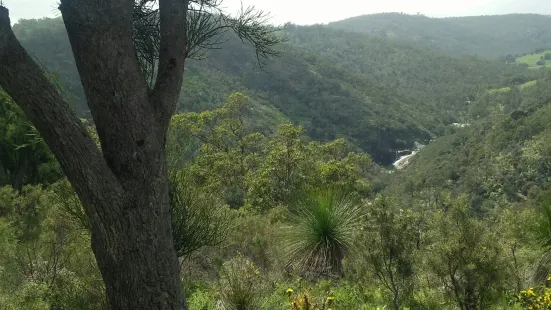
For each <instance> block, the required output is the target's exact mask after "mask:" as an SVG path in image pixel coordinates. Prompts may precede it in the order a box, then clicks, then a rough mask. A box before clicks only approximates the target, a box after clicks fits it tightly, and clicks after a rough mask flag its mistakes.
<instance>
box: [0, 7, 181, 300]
mask: <svg viewBox="0 0 551 310" xmlns="http://www.w3.org/2000/svg"><path fill="white" fill-rule="evenodd" d="M133 5H134V0H61V4H60V11H61V13H62V16H63V20H64V23H65V27H66V29H67V33H68V35H69V39H70V42H71V47H72V50H73V54H74V57H75V62H76V64H77V68H78V71H79V75H80V77H81V80H82V84H83V86H84V90H85V93H86V98H87V101H88V106H89V108H90V111H91V113H92V116H93V118H94V121H95V124H96V129H97V131H98V135H99V137H100V141H101V147H102V151H100V150H99V149H98V148H97V147H96V145H95V143H94V142H93V140H92V139H91V138H90V136H89V134H88V132H87V130H86V128H85V127H84V126H83V125H82V123H81V122H80V120H79V119H78V118H77V116H76V115H75V114H74V112H73V111H72V109H71V107H70V106H69V104H68V103H67V102H65V101H64V99H63V98H62V97H61V96H60V94H59V92H58V91H57V89H56V88H55V87H54V86H53V85H52V83H51V82H50V81H49V78H48V77H47V76H46V75H45V73H44V72H43V70H42V69H41V68H40V67H39V66H38V65H37V64H36V63H35V62H34V61H33V60H32V59H31V57H29V55H28V54H27V53H26V52H25V50H24V49H23V48H22V47H21V45H20V43H19V42H18V40H17V39H16V37H15V36H14V34H13V32H12V30H11V25H10V20H9V12H8V10H7V9H6V8H4V7H0V86H1V87H2V88H3V89H4V90H5V91H6V92H7V93H8V94H9V95H10V96H11V97H12V98H13V99H14V101H15V102H16V103H17V104H18V105H19V106H20V107H21V108H22V110H23V111H24V112H25V114H26V116H27V117H28V118H29V119H30V120H31V121H32V122H33V123H34V125H35V126H36V128H37V129H38V131H39V132H40V134H41V136H42V137H43V139H44V140H45V142H46V143H47V144H48V145H49V147H50V148H51V150H52V152H53V153H54V154H55V156H56V158H57V160H58V161H59V163H60V165H61V167H62V168H63V171H64V173H65V174H66V176H67V177H68V179H69V181H70V182H71V184H72V185H73V187H74V188H75V190H76V192H77V194H78V195H79V197H80V199H81V200H82V202H83V205H84V207H85V211H86V213H87V215H88V217H89V219H90V222H91V225H92V249H93V251H94V254H95V256H96V260H97V262H98V266H99V268H100V271H101V273H102V276H103V279H104V281H105V285H106V289H107V296H108V300H109V304H110V307H111V308H112V309H185V308H186V305H185V300H184V297H183V294H182V292H181V288H180V277H179V270H178V259H177V256H176V252H175V250H174V246H173V241H172V231H171V224H170V211H169V196H168V178H167V160H166V155H165V141H166V131H167V128H168V124H169V121H170V117H171V115H172V113H173V111H174V108H175V105H176V101H177V100H178V95H179V94H180V88H181V84H182V76H183V70H184V60H185V55H184V54H185V47H186V42H185V40H186V35H185V30H186V29H185V18H186V10H187V6H188V2H187V1H185V0H160V1H159V8H160V10H159V14H160V22H161V26H160V27H161V48H160V56H159V68H158V75H157V80H156V83H155V86H154V87H153V88H149V87H148V84H147V83H146V81H145V78H144V77H143V74H142V72H141V69H140V66H139V63H138V59H137V56H136V52H135V48H134V46H133V42H132V35H133V33H132V18H133V16H132V9H133Z"/></svg>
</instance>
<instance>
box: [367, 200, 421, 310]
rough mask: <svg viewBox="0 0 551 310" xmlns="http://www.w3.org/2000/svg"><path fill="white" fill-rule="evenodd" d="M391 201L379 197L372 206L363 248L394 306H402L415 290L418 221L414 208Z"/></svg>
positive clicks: (397, 307) (371, 267)
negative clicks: (407, 207) (412, 209)
mask: <svg viewBox="0 0 551 310" xmlns="http://www.w3.org/2000/svg"><path fill="white" fill-rule="evenodd" d="M392 204H393V201H392V200H389V199H388V198H386V197H378V198H377V199H376V201H375V203H374V204H373V205H371V207H370V209H369V215H368V219H369V221H368V225H367V227H366V228H365V229H364V230H365V232H366V234H367V235H368V237H367V239H366V241H365V243H364V244H363V248H365V249H366V252H367V253H366V254H365V256H366V257H367V261H368V264H369V265H370V269H372V271H373V273H374V274H375V275H376V278H377V280H378V282H379V283H380V284H381V285H382V286H383V287H385V288H386V289H387V290H388V291H389V292H390V293H391V295H392V300H393V305H394V309H399V308H400V305H403V304H405V303H404V302H405V301H408V300H409V299H410V298H411V297H412V295H411V294H412V293H413V288H414V287H413V285H414V276H415V270H414V264H415V259H416V253H415V252H416V247H417V245H418V242H419V241H420V240H419V238H420V236H419V227H418V226H419V225H418V223H419V220H418V219H416V215H415V214H414V213H413V212H412V211H411V210H403V209H399V208H397V207H396V206H394V207H393V206H392Z"/></svg>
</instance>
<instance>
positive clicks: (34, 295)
mask: <svg viewBox="0 0 551 310" xmlns="http://www.w3.org/2000/svg"><path fill="white" fill-rule="evenodd" d="M2 192H5V188H3V189H2ZM54 196H55V195H54V193H53V192H51V191H50V190H49V189H46V190H43V189H41V188H39V187H33V186H25V187H24V188H23V190H22V191H21V192H20V193H18V194H16V195H13V194H10V195H6V196H2V198H3V201H2V204H5V205H8V206H9V205H11V206H13V208H7V209H8V210H9V209H11V211H10V212H8V213H7V214H5V215H3V216H2V217H0V230H1V233H2V240H1V241H2V243H1V245H0V247H1V249H2V255H0V274H1V275H2V281H0V301H1V303H2V306H5V307H7V309H52V308H53V309H106V299H105V294H104V288H103V282H102V280H101V277H100V274H99V270H98V269H97V266H96V263H95V260H94V257H93V255H92V252H91V249H90V239H89V237H88V235H83V234H81V233H80V232H79V230H78V229H77V228H78V227H77V226H76V225H74V223H73V222H72V221H71V220H69V219H67V217H66V215H65V213H63V212H62V208H61V206H60V205H59V204H58V202H57V201H56V199H55V198H54Z"/></svg>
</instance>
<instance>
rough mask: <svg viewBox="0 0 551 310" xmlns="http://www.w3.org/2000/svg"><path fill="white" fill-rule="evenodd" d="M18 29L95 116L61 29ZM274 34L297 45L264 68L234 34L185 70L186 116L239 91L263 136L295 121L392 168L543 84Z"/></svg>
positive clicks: (56, 23) (334, 38)
mask: <svg viewBox="0 0 551 310" xmlns="http://www.w3.org/2000/svg"><path fill="white" fill-rule="evenodd" d="M146 2H148V1H146ZM209 3H212V2H211V1H209ZM244 13H247V11H245V12H244ZM199 15H200V14H199ZM244 15H247V14H244ZM249 15H250V14H249ZM519 18H521V19H522V17H519ZM247 20H248V21H249V22H252V21H253V20H254V16H253V18H252V19H245V20H243V21H244V22H245V24H247ZM238 24H239V23H237V24H235V25H238ZM248 24H249V25H252V24H251V23H248ZM14 28H15V29H14V31H15V33H16V35H17V36H18V37H19V38H20V40H21V41H22V44H23V45H24V46H25V47H26V48H27V49H28V50H29V51H30V52H31V53H34V54H35V55H36V56H37V58H38V59H40V60H41V61H42V62H43V63H44V66H45V67H46V68H47V69H48V70H49V71H51V72H55V73H56V74H57V75H58V76H59V80H60V84H61V85H62V86H63V88H64V89H65V90H66V91H67V94H66V97H67V98H68V100H69V101H70V102H73V103H75V105H76V106H77V111H78V112H79V114H80V115H82V116H87V108H86V102H85V96H84V94H83V91H82V87H81V85H80V83H79V80H78V74H77V70H76V67H75V65H74V61H73V57H72V55H71V53H70V47H69V43H68V40H67V37H66V35H65V33H64V30H63V24H62V22H61V20H59V19H45V20H40V21H36V20H33V21H22V22H20V23H18V24H17V25H15V26H14ZM253 28H255V27H253ZM256 28H257V30H262V29H264V28H258V27H256ZM265 30H266V31H268V32H270V31H272V30H274V29H270V28H268V29H265ZM243 33H246V32H243ZM273 34H274V35H276V36H279V34H281V35H283V36H284V37H286V38H288V39H289V40H288V42H287V43H285V44H282V45H281V49H282V50H285V53H283V54H282V55H281V57H278V58H277V59H270V60H266V61H264V65H263V67H262V69H260V68H258V66H257V64H256V62H253V61H251V59H254V58H255V57H256V52H255V49H254V48H253V47H251V46H247V45H244V44H242V43H241V42H240V40H235V39H238V37H239V36H238V35H231V34H230V33H226V34H224V35H222V36H221V37H220V41H225V40H226V39H229V41H228V42H225V45H224V49H223V51H219V50H211V51H210V52H209V53H208V56H209V57H208V58H207V59H204V60H201V61H195V60H189V61H187V62H186V77H185V84H184V85H185V87H183V90H182V99H181V101H180V104H179V106H178V110H179V111H180V112H185V111H195V112H200V111H203V110H205V109H213V108H215V107H219V106H220V105H222V104H223V103H224V101H225V100H226V98H227V97H228V96H229V95H230V94H231V93H232V92H234V91H239V92H243V93H247V94H249V95H250V97H251V100H252V101H254V102H255V103H256V107H255V112H256V115H257V116H258V117H255V120H256V121H257V122H258V124H257V128H265V129H267V130H268V131H269V127H272V126H273V127H275V126H274V125H275V124H277V123H280V122H281V121H282V120H285V119H287V120H289V121H292V122H293V123H295V124H297V125H301V126H302V127H303V128H304V130H305V134H307V135H308V136H309V137H311V138H313V139H314V140H318V141H329V140H334V139H337V138H341V137H342V138H346V139H347V140H348V141H350V142H352V143H354V144H355V145H356V146H358V147H360V148H361V149H362V150H363V151H365V152H368V153H369V154H370V155H371V156H372V158H373V159H374V161H376V162H377V163H382V164H385V165H386V164H390V163H391V162H392V161H393V160H394V154H395V151H396V150H401V149H404V148H409V147H411V146H412V145H413V143H414V142H416V141H426V140H429V139H430V138H431V137H434V136H437V135H439V134H440V133H439V132H438V128H439V127H440V126H444V125H447V124H449V123H452V122H463V119H464V118H466V117H467V109H468V105H466V104H465V102H466V101H472V100H474V99H476V98H477V97H479V96H480V95H481V94H482V93H483V90H486V89H488V88H489V87H491V88H502V87H505V86H511V84H514V85H519V84H522V83H524V82H526V81H527V80H534V79H536V78H538V77H539V76H540V73H539V72H536V71H533V70H531V71H530V72H528V70H525V69H523V68H520V67H517V66H510V65H506V64H499V63H495V62H488V61H481V60H479V59H475V58H460V59H458V58H454V57H449V56H446V55H445V54H443V53H440V52H435V51H427V50H425V49H419V48H416V47H413V46H411V45H408V44H406V43H403V42H401V43H400V42H392V41H389V40H383V39H379V38H377V37H373V36H366V35H364V34H361V33H352V32H343V31H337V30H335V29H333V28H331V27H320V26H312V27H298V26H292V25H290V26H287V27H285V29H282V30H281V31H280V32H278V33H273ZM445 38H447V37H445ZM443 39H444V38H438V39H436V40H435V42H441V41H442V40H443ZM259 42H260V41H259ZM52 43H55V44H52ZM483 43H485V42H483ZM148 46H149V45H147V44H146V45H145V47H148ZM528 46H529V45H528ZM494 50H495V48H494V47H492V51H494ZM501 50H503V49H500V51H501ZM519 79H526V80H523V81H519ZM255 131H258V130H255ZM253 132H254V131H253ZM262 133H263V134H267V132H262Z"/></svg>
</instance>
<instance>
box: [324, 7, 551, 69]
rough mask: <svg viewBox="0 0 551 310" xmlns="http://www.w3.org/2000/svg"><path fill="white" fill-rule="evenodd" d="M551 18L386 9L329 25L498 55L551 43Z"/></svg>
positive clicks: (418, 43)
mask: <svg viewBox="0 0 551 310" xmlns="http://www.w3.org/2000/svg"><path fill="white" fill-rule="evenodd" d="M550 20H551V17H549V16H547V15H538V14H508V15H495V16H467V17H448V18H430V17H426V16H424V15H420V14H419V15H407V14H400V13H383V14H373V15H364V16H358V17H353V18H349V19H346V20H342V21H338V22H333V23H329V25H328V27H330V28H336V29H343V30H346V31H352V32H359V33H368V34H371V35H375V36H378V37H383V38H386V39H389V40H392V41H406V42H408V43H412V44H414V45H416V46H422V47H429V48H434V49H437V50H440V51H443V52H445V53H447V54H451V55H477V56H480V57H482V58H485V59H496V58H498V57H499V56H505V55H507V54H513V55H514V54H520V53H526V52H531V51H532V50H534V49H536V48H541V47H548V46H549V45H550V44H551V35H550V34H549V31H548V27H549V21H550Z"/></svg>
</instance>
